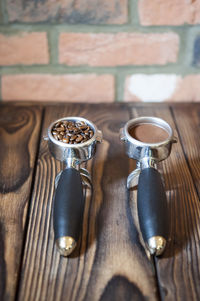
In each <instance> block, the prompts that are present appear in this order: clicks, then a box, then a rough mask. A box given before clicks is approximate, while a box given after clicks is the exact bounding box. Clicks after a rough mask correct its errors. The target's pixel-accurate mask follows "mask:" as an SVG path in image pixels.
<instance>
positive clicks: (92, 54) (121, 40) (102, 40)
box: [59, 32, 179, 66]
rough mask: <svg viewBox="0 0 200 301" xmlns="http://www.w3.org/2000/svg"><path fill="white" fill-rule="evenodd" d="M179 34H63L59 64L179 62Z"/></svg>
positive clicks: (150, 63)
mask: <svg viewBox="0 0 200 301" xmlns="http://www.w3.org/2000/svg"><path fill="white" fill-rule="evenodd" d="M178 49H179V37H178V35H177V34H175V33H171V32H170V33H164V34H141V33H117V34H106V33H99V34H93V33H61V35H60V40H59V53H60V56H59V61H60V63H61V64H67V65H70V66H72V65H89V66H122V65H152V64H161V65H164V64H166V63H172V62H176V60H177V55H178Z"/></svg>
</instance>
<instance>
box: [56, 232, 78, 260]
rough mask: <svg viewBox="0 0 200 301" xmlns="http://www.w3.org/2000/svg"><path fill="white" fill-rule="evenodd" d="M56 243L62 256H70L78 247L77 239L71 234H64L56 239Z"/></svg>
mask: <svg viewBox="0 0 200 301" xmlns="http://www.w3.org/2000/svg"><path fill="white" fill-rule="evenodd" d="M56 245H57V248H58V251H59V252H60V254H61V255H62V256H69V255H70V254H71V253H72V252H73V251H74V249H75V247H76V241H75V240H74V239H73V238H72V237H70V236H62V237H59V238H58V239H57V240H56Z"/></svg>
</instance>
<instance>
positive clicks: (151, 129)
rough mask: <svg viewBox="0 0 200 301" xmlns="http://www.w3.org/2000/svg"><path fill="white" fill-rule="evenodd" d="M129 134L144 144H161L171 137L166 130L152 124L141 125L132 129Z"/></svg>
mask: <svg viewBox="0 0 200 301" xmlns="http://www.w3.org/2000/svg"><path fill="white" fill-rule="evenodd" d="M128 132H129V135H131V136H132V137H133V138H134V139H136V140H138V141H141V142H144V143H159V142H162V141H164V140H166V139H167V138H168V137H169V134H168V133H167V131H166V130H164V129H163V128H161V127H159V126H157V125H153V124H151V123H141V124H139V125H136V126H134V127H130V128H129V130H128Z"/></svg>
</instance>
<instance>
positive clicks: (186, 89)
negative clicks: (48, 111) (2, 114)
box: [0, 0, 200, 102]
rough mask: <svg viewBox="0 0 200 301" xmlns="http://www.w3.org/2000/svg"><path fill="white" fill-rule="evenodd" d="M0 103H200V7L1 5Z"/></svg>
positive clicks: (66, 1)
mask: <svg viewBox="0 0 200 301" xmlns="http://www.w3.org/2000/svg"><path fill="white" fill-rule="evenodd" d="M0 66H1V67H0V98H1V100H3V101H4V100H8V101H9V100H31V101H32V100H35V101H72V102H113V101H157V102H160V101H172V100H173V101H200V0H109V1H108V0H101V1H100V0H82V1H81V0H76V1H75V0H73V1H72V0H60V1H57V0H45V1H43V0H27V1H24V0H15V1H13V0H1V3H0Z"/></svg>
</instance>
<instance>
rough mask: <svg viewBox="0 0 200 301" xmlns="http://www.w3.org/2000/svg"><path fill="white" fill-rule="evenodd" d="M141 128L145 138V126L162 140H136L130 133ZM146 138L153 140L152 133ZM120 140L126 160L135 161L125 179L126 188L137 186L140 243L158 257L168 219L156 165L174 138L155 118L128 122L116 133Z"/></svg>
mask: <svg viewBox="0 0 200 301" xmlns="http://www.w3.org/2000/svg"><path fill="white" fill-rule="evenodd" d="M144 125H145V126H146V127H145V136H148V125H149V126H153V127H155V129H156V128H157V129H158V130H159V129H160V130H161V131H164V132H165V137H164V139H162V138H160V140H159V139H158V140H159V141H156V142H153V143H151V142H149V141H151V139H150V140H148V139H147V140H148V141H145V139H140V138H138V137H137V135H136V134H134V130H137V128H138V129H139V126H140V127H141V126H144ZM149 135H152V139H153V138H154V137H153V135H154V134H153V132H152V131H151V133H149ZM120 138H121V140H123V141H124V145H125V151H126V154H127V155H128V157H129V158H132V159H135V160H136V161H137V168H136V169H135V170H134V171H133V172H131V173H130V175H129V176H128V178H127V188H128V189H130V188H132V187H134V186H136V185H138V193H137V207H138V217H139V224H140V229H141V232H142V235H143V238H144V241H145V243H146V245H147V248H148V250H149V251H150V253H151V254H152V255H161V254H162V253H163V251H164V249H165V245H166V241H167V238H168V216H167V200H166V194H165V190H164V187H163V183H162V180H161V176H160V174H159V172H158V170H157V164H158V163H159V162H160V161H162V160H165V159H166V158H167V157H168V156H169V155H170V152H171V148H172V144H173V143H175V142H177V138H176V137H175V136H174V132H173V129H172V128H171V127H170V125H169V124H168V123H167V122H166V121H164V120H162V119H160V118H156V117H139V118H135V119H131V120H130V121H128V122H127V123H126V124H125V126H124V127H123V128H122V129H121V130H120ZM152 141H153V140H152Z"/></svg>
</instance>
